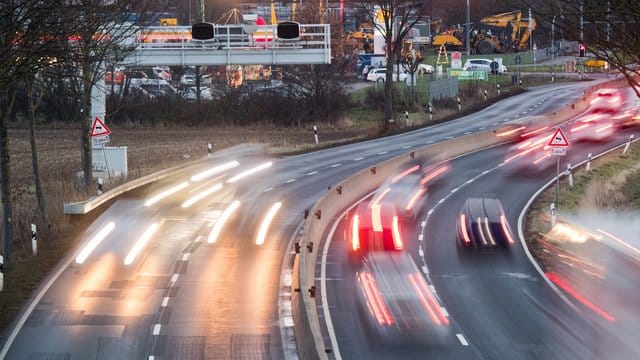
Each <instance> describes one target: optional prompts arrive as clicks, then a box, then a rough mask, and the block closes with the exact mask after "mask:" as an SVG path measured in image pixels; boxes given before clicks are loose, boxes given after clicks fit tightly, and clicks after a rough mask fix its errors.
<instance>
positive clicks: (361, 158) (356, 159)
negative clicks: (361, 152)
mask: <svg viewBox="0 0 640 360" xmlns="http://www.w3.org/2000/svg"><path fill="white" fill-rule="evenodd" d="M360 160H364V158H363V157H359V158H355V159H353V161H360Z"/></svg>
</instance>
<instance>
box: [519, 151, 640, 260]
mask: <svg viewBox="0 0 640 360" xmlns="http://www.w3.org/2000/svg"><path fill="white" fill-rule="evenodd" d="M639 169H640V143H638V142H636V143H634V144H631V146H630V148H629V151H628V152H627V153H626V154H622V150H616V151H614V152H612V153H610V154H607V155H605V156H603V157H600V158H597V159H595V160H593V161H591V170H590V171H586V168H585V167H584V166H582V167H580V169H578V170H577V171H574V172H573V182H574V186H573V189H570V188H569V184H568V181H567V179H566V178H562V179H560V198H559V201H558V204H557V208H558V209H559V212H572V211H576V210H577V209H579V208H580V207H581V204H584V203H585V201H586V202H587V203H591V204H593V205H594V206H598V207H603V206H610V205H611V204H616V205H617V206H627V207H628V206H635V208H640V188H639V187H638V184H639V183H640V170H639ZM621 174H622V175H624V176H623V179H617V180H614V179H616V178H617V177H618V178H619V177H620V175H621ZM612 183H617V184H619V186H616V189H611V188H603V187H601V186H597V185H598V184H612ZM616 192H620V193H621V194H622V197H623V199H624V201H623V202H622V203H621V202H620V201H619V200H618V198H619V196H616ZM590 198H591V199H600V200H599V201H595V203H594V202H593V201H589V200H588V199H590ZM555 202H556V186H555V183H554V185H553V186H551V187H549V188H548V189H546V190H545V191H543V192H542V193H541V194H540V196H538V198H537V199H536V200H535V201H534V202H533V203H532V204H531V207H530V208H529V212H528V213H527V216H526V219H525V224H524V227H525V228H524V235H525V240H526V243H527V246H528V247H529V251H530V252H531V254H533V256H534V257H535V259H536V261H537V262H538V264H540V266H541V267H542V268H543V270H544V269H545V268H546V265H547V264H548V263H547V261H546V258H545V255H544V253H543V252H542V249H541V248H540V247H539V246H538V241H539V240H540V238H541V234H544V233H546V232H548V231H549V229H550V224H549V221H550V220H549V215H550V210H549V205H550V204H551V203H555Z"/></svg>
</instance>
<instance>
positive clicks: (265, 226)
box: [256, 202, 282, 245]
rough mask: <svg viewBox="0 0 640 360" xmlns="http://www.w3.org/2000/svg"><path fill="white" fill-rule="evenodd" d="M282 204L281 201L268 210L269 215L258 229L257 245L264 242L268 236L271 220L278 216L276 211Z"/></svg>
mask: <svg viewBox="0 0 640 360" xmlns="http://www.w3.org/2000/svg"><path fill="white" fill-rule="evenodd" d="M281 206H282V203H281V202H277V203H275V204H273V206H271V209H269V211H268V212H267V215H266V216H265V217H264V220H262V224H260V229H259V230H258V236H256V245H262V244H264V240H265V238H266V237H267V230H269V225H271V221H272V220H273V218H274V217H275V216H276V213H277V212H278V210H279V209H280V207H281Z"/></svg>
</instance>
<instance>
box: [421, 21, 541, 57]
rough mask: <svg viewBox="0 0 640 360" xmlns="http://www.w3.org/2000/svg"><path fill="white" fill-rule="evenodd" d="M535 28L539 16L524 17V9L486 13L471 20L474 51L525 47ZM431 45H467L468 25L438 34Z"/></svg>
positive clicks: (457, 47) (503, 51) (481, 52)
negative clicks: (482, 16) (476, 20)
mask: <svg viewBox="0 0 640 360" xmlns="http://www.w3.org/2000/svg"><path fill="white" fill-rule="evenodd" d="M535 28H536V20H535V18H531V19H528V18H523V17H522V12H520V11H512V12H506V13H501V14H496V15H491V16H487V17H484V18H482V19H481V20H480V22H479V23H476V24H471V27H470V34H469V41H470V50H471V52H472V53H474V54H492V53H508V52H517V51H520V50H525V49H526V48H527V42H528V41H529V39H530V37H531V32H532V31H533V30H535ZM431 45H432V46H433V47H436V48H439V47H440V46H442V45H445V46H446V47H447V48H448V49H456V50H461V49H463V48H465V29H464V28H455V29H451V30H447V31H443V32H441V33H439V34H436V35H434V36H433V39H432V41H431Z"/></svg>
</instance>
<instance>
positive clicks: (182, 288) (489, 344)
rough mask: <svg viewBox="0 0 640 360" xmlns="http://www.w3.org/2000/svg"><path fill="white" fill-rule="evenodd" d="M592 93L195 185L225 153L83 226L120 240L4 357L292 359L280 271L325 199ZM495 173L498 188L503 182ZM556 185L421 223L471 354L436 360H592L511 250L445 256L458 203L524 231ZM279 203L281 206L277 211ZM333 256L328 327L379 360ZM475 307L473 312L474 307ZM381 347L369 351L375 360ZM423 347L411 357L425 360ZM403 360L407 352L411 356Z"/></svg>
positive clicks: (513, 106)
mask: <svg viewBox="0 0 640 360" xmlns="http://www.w3.org/2000/svg"><path fill="white" fill-rule="evenodd" d="M590 85H592V84H591V83H580V84H567V85H557V86H554V87H545V88H538V89H532V90H531V91H529V92H528V93H525V94H523V95H519V96H516V97H512V98H509V99H505V100H504V101H502V102H500V103H498V104H495V105H492V106H490V107H489V108H487V109H485V110H484V111H481V112H479V113H477V114H473V115H469V116H466V117H463V118H460V119H458V120H456V121H453V122H449V123H443V124H439V125H436V126H432V127H429V128H425V129H421V130H417V131H413V132H410V133H406V134H402V135H396V136H391V137H386V138H381V139H376V140H372V141H368V142H364V143H357V144H351V145H346V146H341V147H337V148H332V149H327V150H322V151H318V152H313V153H308V154H304V155H298V156H291V157H285V158H281V159H266V158H264V157H262V156H258V155H254V156H250V155H246V154H245V155H243V156H240V155H238V158H237V159H235V160H238V162H239V165H238V166H237V167H235V168H231V169H227V170H225V171H224V172H222V173H221V174H219V175H216V176H212V177H211V178H209V179H207V180H204V181H202V182H198V181H193V180H192V179H190V177H191V176H193V175H194V174H197V173H199V172H201V171H204V170H206V169H210V168H212V167H215V166H219V165H220V164H225V163H227V162H229V161H230V160H234V155H233V154H232V153H231V154H221V155H219V156H215V157H213V158H212V159H211V160H210V161H208V162H201V163H199V164H198V165H194V166H193V167H191V168H187V169H185V170H184V172H183V173H181V174H179V175H177V176H174V177H172V178H169V179H165V180H163V181H162V182H159V183H156V184H153V185H152V186H149V187H147V188H145V189H142V190H141V191H137V192H135V193H131V194H128V195H127V196H126V197H123V198H122V199H120V200H118V201H117V202H115V203H114V204H113V205H111V206H110V207H109V208H108V209H106V210H105V211H104V213H103V214H102V215H101V216H100V217H98V218H97V219H96V220H95V221H94V222H93V224H91V226H90V227H89V228H87V231H86V234H85V236H86V240H84V243H85V244H86V243H88V242H89V239H90V238H92V237H94V236H95V234H97V233H98V232H100V231H101V230H102V229H104V228H105V226H109V225H108V224H109V223H110V222H113V223H114V225H113V230H111V232H110V233H109V234H108V235H106V237H105V238H104V240H103V241H102V242H100V243H99V244H98V245H97V246H96V247H95V249H94V251H93V252H92V253H91V254H90V255H89V256H88V257H87V258H86V260H85V262H84V263H82V264H78V263H76V262H75V254H74V256H72V257H70V258H69V259H68V261H67V262H66V263H65V264H62V265H61V267H60V268H59V269H58V270H59V276H57V277H56V276H52V278H51V281H50V282H48V283H47V286H48V288H47V289H46V291H44V290H43V291H42V295H43V296H42V298H41V299H39V301H38V302H37V303H34V304H33V309H32V311H31V312H28V313H27V314H26V315H25V317H24V319H25V321H24V324H23V325H22V327H20V328H17V329H16V331H15V332H14V333H13V335H12V336H14V337H15V339H14V340H13V342H12V344H11V346H10V348H8V350H7V348H6V347H5V348H3V351H8V352H7V353H6V358H10V359H27V358H65V359H86V358H96V359H104V358H120V359H140V358H149V359H184V358H189V359H204V358H230V359H269V358H273V359H278V358H285V357H287V358H293V356H294V354H295V344H294V343H293V339H292V338H291V331H290V328H291V326H292V324H291V323H290V319H289V318H288V317H287V316H286V311H284V312H283V303H286V299H287V293H289V292H290V291H291V289H290V287H289V286H287V279H286V276H282V274H283V273H284V274H286V273H287V269H288V267H289V261H288V260H287V259H289V255H288V254H289V252H290V251H291V244H292V242H293V240H294V239H295V238H296V237H297V236H298V235H299V234H298V231H299V228H300V224H301V223H302V221H303V213H304V210H305V209H309V208H311V206H312V205H313V203H314V201H315V199H317V198H318V197H319V196H320V195H322V194H323V193H324V192H325V191H326V190H327V188H328V186H331V185H333V184H335V183H337V182H339V181H340V180H342V179H344V178H346V177H348V176H349V175H351V174H352V173H354V172H355V171H357V170H360V169H363V168H367V167H369V166H372V165H374V164H377V163H379V162H381V161H383V160H385V159H388V158H391V157H393V156H397V155H399V154H402V153H406V152H408V151H410V149H412V148H417V147H421V146H424V145H426V144H430V143H434V142H438V141H443V140H446V139H451V138H453V137H457V136H461V135H465V134H468V133H473V132H477V131H483V130H485V129H490V128H492V127H495V126H498V125H499V124H500V123H503V122H506V121H511V120H514V119H517V118H519V117H522V116H525V115H534V114H541V113H546V112H550V111H552V110H553V109H556V108H559V107H561V106H563V105H566V104H568V103H571V102H573V101H575V100H576V99H578V98H579V97H580V96H581V95H582V93H583V91H584V90H585V89H586V88H587V87H588V86H590ZM588 146H591V145H588ZM585 150H586V149H585ZM576 154H577V152H576ZM503 155H504V148H500V147H498V148H494V149H491V150H488V151H485V152H480V153H476V154H474V155H472V156H471V157H463V158H459V159H458V160H456V161H455V162H454V171H452V173H451V174H450V175H449V180H448V181H447V185H446V186H442V187H441V188H434V189H433V190H432V193H431V194H430V195H429V198H430V199H438V198H442V197H444V195H446V194H447V193H450V192H451V189H452V188H451V187H452V186H457V184H460V183H463V182H464V181H465V180H464V179H468V178H470V176H474V175H477V174H478V173H479V172H482V171H484V170H488V169H491V168H492V167H494V166H495V165H497V163H498V162H499V161H500V160H501V159H503ZM576 156H577V155H576ZM267 161H272V162H273V165H272V166H271V167H268V168H265V169H262V170H260V171H259V172H256V173H255V174H252V175H249V176H248V177H246V178H243V179H240V180H238V181H234V182H230V180H231V179H232V178H233V177H234V176H236V175H238V174H240V173H241V172H242V171H244V170H248V169H251V168H254V167H255V166H259V165H261V164H265V163H266V162H267ZM478 164H482V167H479V165H478ZM492 164H493V165H492ZM507 167H508V166H505V167H504V168H505V169H506V168H507ZM496 174H502V175H501V176H498V177H497V179H496ZM548 175H549V173H544V174H541V176H540V178H539V179H538V178H535V179H525V180H522V179H519V180H518V179H514V178H513V177H512V176H510V175H506V172H505V171H503V169H499V170H496V171H495V174H491V176H486V177H483V178H482V179H481V180H479V181H475V182H474V183H473V186H467V187H464V188H461V189H460V190H459V191H457V192H456V193H455V194H454V195H453V196H451V197H450V198H448V199H447V200H446V203H443V204H442V205H441V206H440V207H439V208H438V209H437V211H435V212H433V213H432V216H433V218H434V219H433V220H432V219H429V220H428V223H431V222H434V223H437V224H438V226H433V229H432V227H431V226H429V225H427V226H428V228H429V229H430V230H429V231H427V232H425V233H424V235H423V236H424V240H423V241H424V245H422V247H423V249H424V252H425V260H426V261H427V263H428V264H429V270H430V277H431V280H432V281H433V282H434V283H435V286H436V288H437V289H438V292H439V294H440V295H441V297H442V300H443V302H444V304H445V305H446V307H447V309H448V310H449V312H450V313H451V315H452V318H453V319H454V320H455V323H454V325H453V327H455V329H456V331H459V333H460V334H463V335H464V337H465V339H468V340H467V341H468V343H469V346H468V347H464V346H461V344H460V342H459V339H458V338H453V339H451V341H450V342H449V343H448V345H447V346H441V347H440V349H438V351H436V352H435V353H436V354H441V355H442V357H447V358H461V357H470V358H478V357H480V358H482V357H488V358H493V357H494V356H495V355H498V354H500V355H501V354H505V353H509V354H510V353H511V352H512V351H516V348H517V351H518V354H522V356H523V357H526V354H536V356H541V357H542V355H546V354H550V355H551V356H554V355H557V354H560V355H566V354H572V355H573V354H574V353H573V351H578V354H583V353H582V352H580V351H581V350H580V349H581V347H580V345H581V344H582V345H584V346H585V347H586V345H585V344H584V342H583V341H582V340H581V339H580V338H579V336H578V338H576V337H575V336H568V337H562V336H561V335H566V334H565V333H564V332H563V331H566V330H564V328H563V326H562V325H557V323H558V321H559V322H560V324H563V323H564V322H565V321H566V322H569V323H570V324H574V323H572V322H571V321H573V320H574V319H569V320H564V319H562V316H563V315H564V314H565V313H566V311H565V310H564V309H562V306H563V305H562V304H556V302H557V301H556V300H555V297H554V295H553V294H550V293H549V289H547V288H546V287H545V286H544V284H542V283H541V281H540V279H539V278H538V275H537V274H536V273H535V271H533V270H532V267H531V265H530V264H529V263H528V261H527V259H526V258H525V257H524V256H523V255H522V254H521V252H519V251H514V252H513V255H512V257H510V258H502V257H500V256H497V257H496V259H493V260H494V261H493V262H491V263H489V264H487V263H486V262H481V265H480V270H478V267H477V266H472V264H473V261H472V262H471V264H469V263H466V262H463V261H459V259H457V258H456V257H455V254H453V253H452V250H453V249H454V248H453V247H451V246H448V245H450V244H449V243H450V241H451V234H452V230H451V229H453V226H452V225H451V224H452V222H453V221H454V219H455V214H456V212H457V210H458V209H459V207H460V201H462V200H463V199H464V197H465V194H469V193H472V192H478V191H481V192H486V191H490V192H495V193H498V194H501V195H502V194H503V191H505V190H507V189H508V190H509V191H508V193H507V192H504V195H505V196H507V197H505V198H504V199H503V202H504V203H505V204H508V206H507V211H508V212H509V215H510V219H509V220H510V221H511V222H512V227H513V228H515V223H514V222H515V219H516V218H517V214H515V213H516V212H517V211H519V208H520V207H521V206H522V205H523V204H524V202H525V201H526V200H527V194H528V193H530V192H532V191H533V189H534V188H535V187H536V186H539V184H541V183H542V182H543V181H544V180H546V179H547V178H548ZM456 180H458V181H456ZM184 182H187V185H186V187H185V188H183V189H181V190H179V191H178V192H177V193H176V194H175V195H173V196H172V197H167V198H164V199H161V200H159V201H157V202H156V203H154V204H151V205H149V206H145V202H148V201H149V199H150V198H152V197H153V196H154V195H157V194H158V193H159V192H161V191H163V190H166V189H168V188H172V187H175V186H176V184H182V183H184ZM505 182H509V185H508V186H506V185H505ZM216 184H222V185H221V187H220V188H219V189H216V190H211V193H210V194H208V195H207V196H205V197H203V199H200V200H198V201H195V202H194V205H193V206H189V207H184V206H183V205H184V204H185V202H186V201H188V200H189V199H190V198H192V197H193V196H194V195H195V194H197V193H199V192H202V191H206V190H207V189H211V188H213V187H214V186H215V185H216ZM514 184H515V185H517V186H518V188H517V189H516V188H515V187H514V186H513V185H514ZM520 186H521V188H520ZM511 190H514V191H511ZM236 200H237V201H239V205H238V208H237V210H236V212H235V213H234V214H233V215H232V216H230V218H229V221H228V222H227V223H226V224H225V226H224V227H223V228H222V230H221V233H220V236H219V237H218V238H217V239H216V240H215V242H214V243H210V242H209V241H208V240H209V238H210V234H211V232H212V230H213V228H214V224H215V223H216V221H217V220H219V219H220V218H221V217H223V216H224V213H225V210H227V209H229V208H230V206H231V205H232V204H233V202H234V201H236ZM276 203H280V205H281V207H280V208H277V207H274V204H276ZM270 209H275V210H274V212H273V213H272V215H273V221H271V222H270V223H269V222H267V223H266V226H265V225H264V224H265V222H264V220H263V219H264V218H265V214H267V213H268V212H269V210H270ZM435 219H437V220H438V221H435ZM261 227H263V228H265V229H266V231H265V233H266V237H265V238H264V239H263V240H262V241H263V243H262V241H260V240H258V238H257V237H256V234H257V233H258V232H259V231H258V230H259V228H261ZM431 229H432V230H431ZM151 232H153V233H152V234H151ZM145 233H147V234H151V235H149V237H148V239H147V242H146V245H145V246H142V247H141V248H140V252H139V253H138V255H137V257H135V258H134V259H133V260H132V261H131V264H129V265H126V264H124V263H123V262H124V261H125V260H126V259H127V258H128V256H129V254H130V253H131V249H132V246H133V244H134V242H135V241H136V240H138V239H140V238H144V237H145ZM338 233H339V232H338ZM416 234H417V233H416ZM332 243H333V244H339V241H334V242H332ZM415 245H417V246H419V245H418V244H417V243H416V244H415ZM78 250H80V249H78ZM514 250H515V249H514ZM331 251H332V252H335V254H334V255H332V257H331V259H333V260H334V261H333V262H332V266H334V267H335V268H331V267H330V272H329V274H332V275H331V276H332V277H335V278H336V279H337V278H340V279H339V280H335V281H332V282H330V283H331V284H332V289H333V290H331V289H330V291H335V289H340V291H341V294H340V296H336V294H335V293H334V294H333V295H332V296H331V297H330V298H331V299H338V300H334V301H335V302H336V303H337V304H335V305H334V304H333V303H332V305H331V306H336V307H337V309H340V311H335V312H334V313H333V314H334V315H333V316H334V317H336V318H335V319H334V325H335V328H336V331H337V332H339V336H338V338H339V339H340V341H341V350H342V351H344V355H343V357H344V358H370V357H369V356H368V355H372V354H374V353H367V352H364V353H363V352H362V351H365V350H363V349H365V348H366V347H367V346H368V345H367V344H368V342H367V341H365V339H364V338H363V337H362V336H361V334H363V332H362V331H360V330H362V329H360V328H359V324H360V323H361V322H356V321H354V320H353V319H352V318H349V317H347V316H341V315H344V314H345V313H351V314H356V311H354V309H353V307H352V306H353V304H352V303H350V302H349V300H348V296H345V292H346V295H349V292H348V291H347V290H348V289H349V288H350V287H353V285H352V284H353V281H352V280H353V279H352V278H351V279H350V278H349V276H352V272H350V271H348V269H343V268H342V262H341V261H340V256H341V255H340V253H339V252H340V249H339V245H333V247H332V248H331ZM412 253H413V254H414V256H415V258H416V262H418V261H422V260H421V258H420V257H419V256H418V252H417V250H416V248H414V249H413V250H412ZM285 260H287V261H285ZM283 271H284V272H283ZM54 275H55V274H54ZM514 285H517V286H514ZM488 288H489V290H488ZM497 289H499V291H496V290H497ZM522 289H526V290H522ZM503 291H504V292H505V294H506V295H503V294H502V292H503ZM468 298H471V299H472V301H473V306H474V307H475V308H474V309H472V308H469V307H465V305H466V306H468V303H467V301H468V300H469V299H468ZM556 307H557V308H559V309H561V310H555V309H556ZM284 308H285V309H286V306H284ZM540 308H543V309H551V310H549V311H551V312H553V313H554V315H555V316H558V317H560V320H558V319H555V318H554V316H547V317H542V316H540V311H541V310H540ZM475 309H478V310H479V311H475ZM471 310H473V311H471ZM556 312H557V313H559V314H556ZM283 313H284V314H285V315H284V316H283ZM349 319H351V321H349ZM514 319H517V321H513V320H514ZM553 319H555V320H553ZM340 321H344V322H342V323H341V322H340ZM487 324H490V325H487ZM488 335H489V336H488ZM558 339H564V340H563V341H566V344H561V345H558V346H557V347H556V346H555V344H557V342H558V341H559V340H558ZM514 344H515V345H514ZM343 345H344V346H343ZM574 345H575V347H574ZM575 349H578V350H575ZM384 350H385V349H382V351H381V352H376V353H375V354H376V355H380V356H382V355H383V354H385V352H384ZM394 350H397V349H394ZM422 350H423V349H421V348H418V349H417V351H418V353H419V352H420V351H422ZM406 351H407V353H406V354H408V355H411V354H412V351H416V350H415V349H414V350H412V349H407V350H406ZM585 351H586V349H585ZM395 353H397V352H396V351H394V354H395ZM418 353H413V354H418ZM587 353H588V352H587ZM401 354H402V353H401ZM596 354H597V353H596ZM372 357H373V356H371V358H372Z"/></svg>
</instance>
